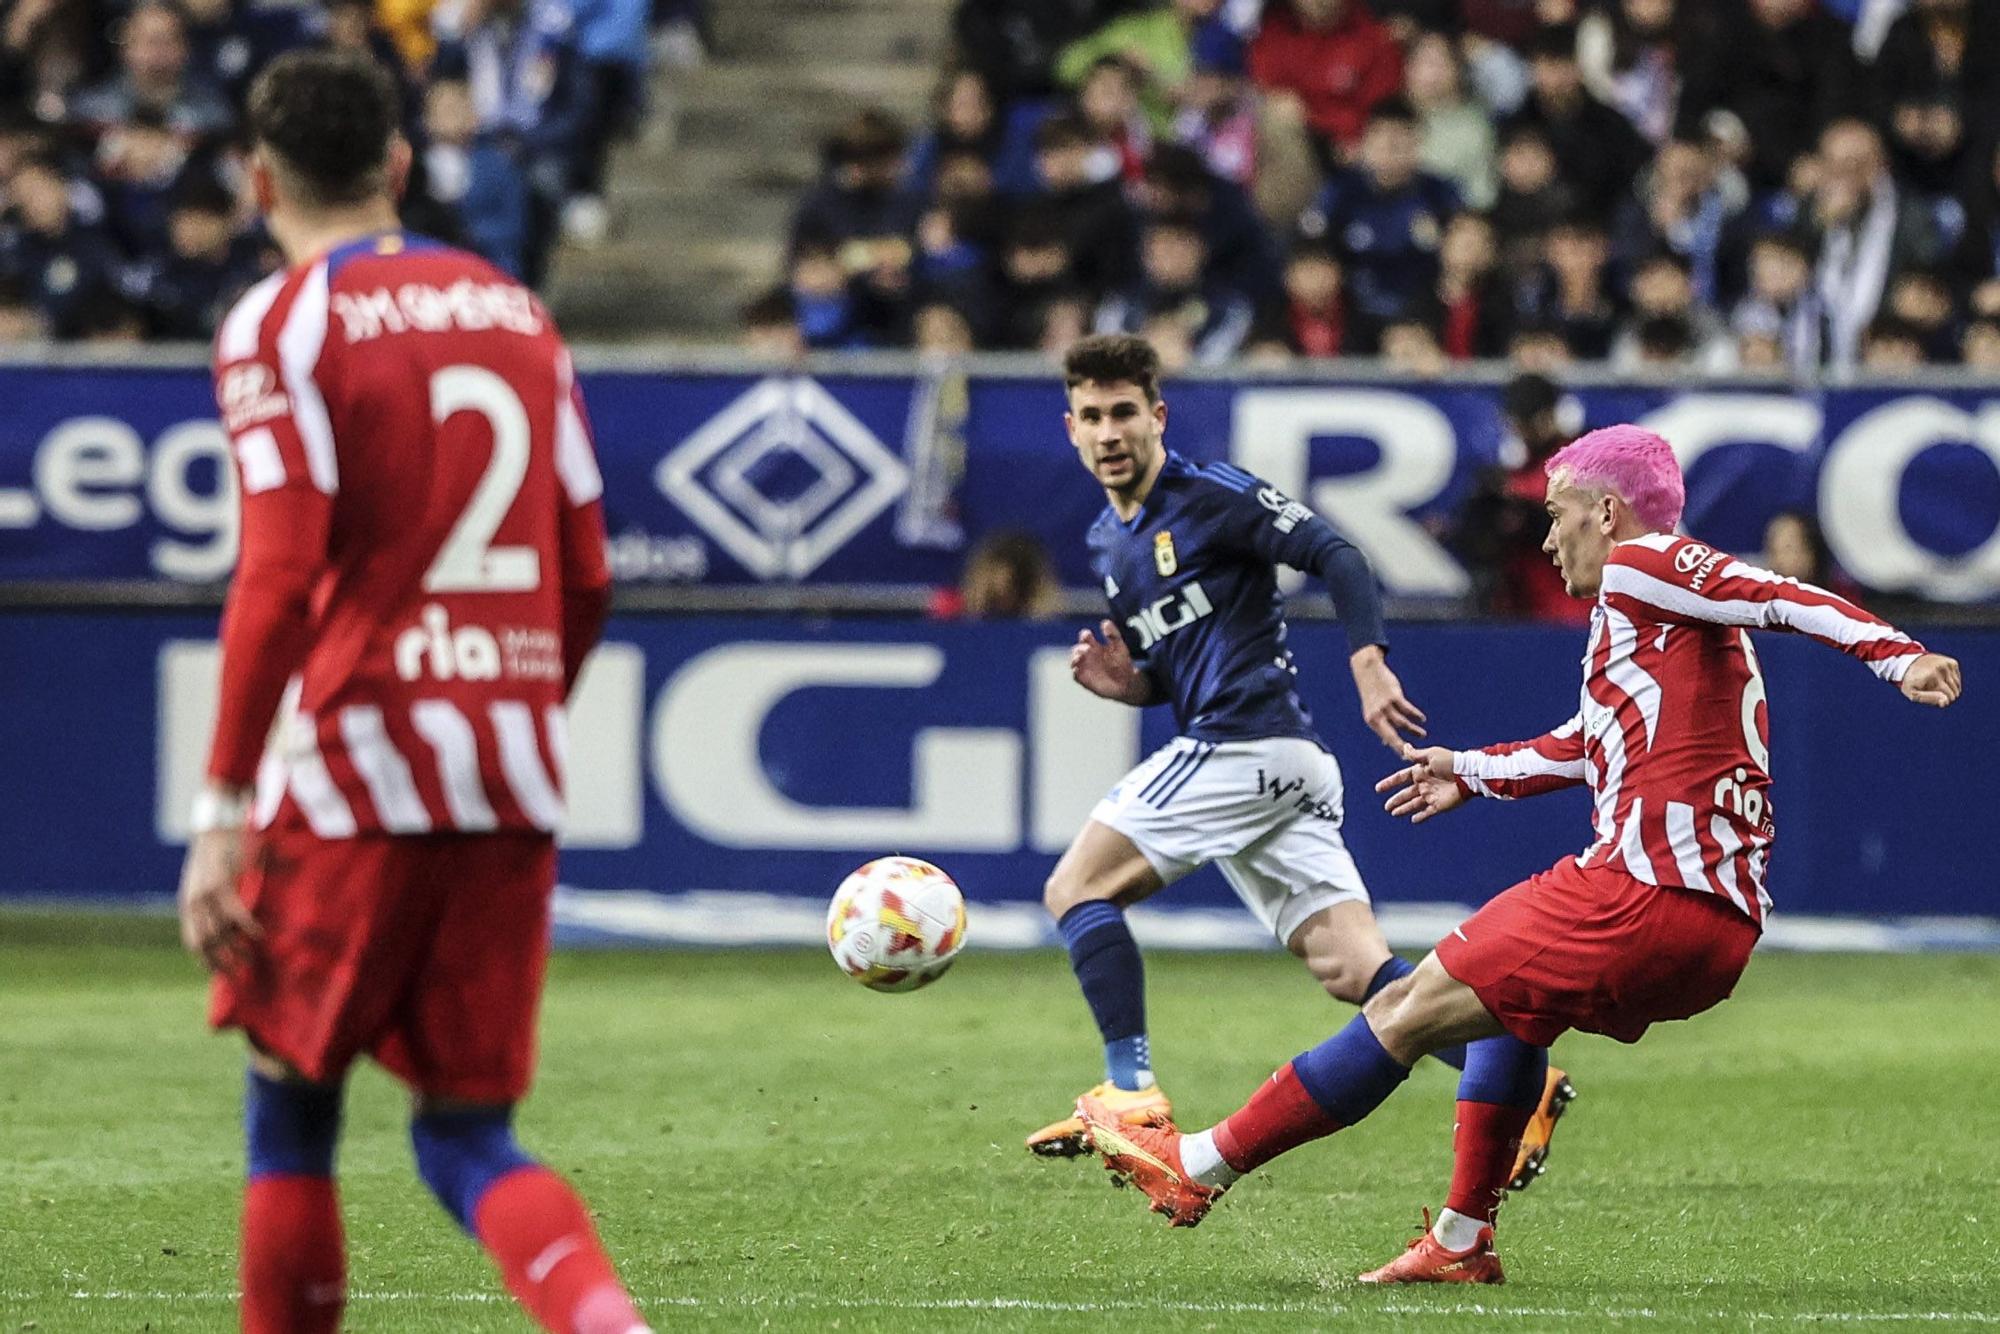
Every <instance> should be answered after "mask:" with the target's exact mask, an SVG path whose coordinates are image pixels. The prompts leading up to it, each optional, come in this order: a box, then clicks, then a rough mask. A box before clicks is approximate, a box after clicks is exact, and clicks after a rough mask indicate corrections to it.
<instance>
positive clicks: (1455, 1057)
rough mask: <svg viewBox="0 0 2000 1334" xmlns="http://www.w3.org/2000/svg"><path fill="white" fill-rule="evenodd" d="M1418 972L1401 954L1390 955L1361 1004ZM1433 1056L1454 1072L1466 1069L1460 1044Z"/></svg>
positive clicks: (1370, 980)
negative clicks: (1403, 978) (1399, 980)
mask: <svg viewBox="0 0 2000 1334" xmlns="http://www.w3.org/2000/svg"><path fill="white" fill-rule="evenodd" d="M1416 971H1417V966H1416V965H1415V964H1413V963H1411V962H1410V961H1409V960H1408V959H1405V958H1404V957H1403V956H1402V955H1400V954H1392V955H1390V956H1389V957H1388V958H1387V959H1386V960H1384V961H1383V964H1382V966H1381V967H1380V968H1377V969H1376V970H1375V976H1373V977H1371V978H1369V979H1368V991H1367V993H1366V994H1364V995H1363V996H1362V997H1361V1003H1362V1004H1363V1005H1366V1004H1367V1003H1368V1002H1369V1001H1371V1000H1373V999H1374V998H1375V993H1376V992H1378V991H1380V990H1381V989H1382V988H1383V987H1386V986H1388V985H1389V984H1390V983H1391V982H1394V981H1395V980H1396V979H1397V978H1399V977H1408V976H1409V975H1410V974H1411V973H1414V972H1416ZM1431 1055H1433V1056H1435V1057H1437V1058H1438V1059H1439V1060H1440V1061H1443V1062H1444V1063H1445V1064H1446V1065H1448V1066H1450V1067H1451V1068H1452V1069H1454V1070H1463V1069H1465V1047H1464V1044H1460V1045H1458V1046H1456V1047H1440V1048H1438V1049H1437V1050H1436V1051H1434V1052H1432V1053H1431Z"/></svg>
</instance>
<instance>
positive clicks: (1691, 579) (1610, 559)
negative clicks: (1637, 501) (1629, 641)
mask: <svg viewBox="0 0 2000 1334" xmlns="http://www.w3.org/2000/svg"><path fill="white" fill-rule="evenodd" d="M1733 559H1734V557H1732V556H1731V555H1730V554H1729V553H1728V552H1726V551H1718V550H1716V549H1715V548H1714V547H1712V546H1710V545H1708V543H1706V542H1698V541H1696V540H1695V539H1694V538H1691V537H1687V536H1684V535H1682V534H1680V533H1647V534H1645V535H1643V536H1640V537H1632V538H1627V539H1626V540H1625V541H1623V542H1619V543H1616V544H1615V545H1613V546H1612V548H1611V553H1610V555H1608V556H1606V557H1605V558H1604V569H1605V575H1606V579H1607V581H1608V582H1607V588H1609V589H1613V590H1617V591H1629V590H1623V589H1618V585H1620V584H1623V583H1626V582H1631V583H1633V584H1634V585H1635V588H1637V587H1639V586H1645V587H1650V586H1651V585H1650V584H1646V583H1645V581H1648V580H1650V581H1656V582H1658V583H1662V584H1667V585H1670V586H1673V587H1677V588H1685V589H1689V590H1691V591H1693V592H1697V593H1699V592H1700V591H1701V590H1702V586H1703V585H1704V584H1706V583H1707V582H1708V581H1709V580H1710V579H1711V578H1712V577H1713V576H1714V574H1715V572H1716V571H1717V570H1718V569H1721V568H1722V567H1723V566H1725V565H1727V564H1729V562H1730V561H1731V560H1733Z"/></svg>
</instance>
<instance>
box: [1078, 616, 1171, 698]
mask: <svg viewBox="0 0 2000 1334" xmlns="http://www.w3.org/2000/svg"><path fill="white" fill-rule="evenodd" d="M1099 633H1102V635H1103V636H1104V637H1103V638H1102V639H1099V638H1098V634H1099ZM1069 674H1070V676H1071V677H1073V678H1074V679H1075V680H1076V683H1077V684H1078V685H1080V686H1082V687H1083V688H1084V689H1085V690H1088V691H1089V692H1090V693H1091V694H1093V695H1102V696H1103V697H1104V698H1105V699H1115V700H1117V701H1118V702H1119V703H1120V704H1130V705H1132V706H1133V707H1134V708H1139V707H1143V706H1144V705H1147V704H1150V703H1152V700H1153V683H1152V682H1151V681H1150V680H1148V679H1147V677H1146V674H1145V673H1144V672H1142V671H1140V670H1139V666H1138V664H1137V663H1135V662H1133V661H1132V651H1131V650H1130V649H1128V648H1126V647H1125V639H1124V636H1122V635H1120V634H1119V633H1118V627H1117V626H1116V625H1114V624H1112V623H1111V622H1110V621H1109V620H1106V621H1102V622H1099V624H1098V628H1097V630H1096V631H1091V630H1079V631H1078V632H1077V636H1076V643H1075V644H1074V645H1073V646H1072V647H1071V648H1070V651H1069Z"/></svg>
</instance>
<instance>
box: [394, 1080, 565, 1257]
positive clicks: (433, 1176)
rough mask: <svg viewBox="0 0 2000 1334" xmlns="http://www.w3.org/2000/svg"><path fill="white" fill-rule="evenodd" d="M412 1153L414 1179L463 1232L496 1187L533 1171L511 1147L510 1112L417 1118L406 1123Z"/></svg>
mask: <svg viewBox="0 0 2000 1334" xmlns="http://www.w3.org/2000/svg"><path fill="white" fill-rule="evenodd" d="M410 1147H411V1148H412V1149H414V1150H415V1151H416V1157H417V1175H418V1176H420V1177H422V1178H423V1181H424V1184H425V1185H426V1186H428V1187H430V1190H431V1194H433V1195H435V1196H437V1198H438V1203H440V1204H442V1205H443V1206H444V1207H445V1212H447V1213H449V1214H450V1215H451V1216H452V1217H453V1218H455V1219H457V1220H458V1225H459V1226H460V1227H462V1228H464V1229H465V1230H466V1231H467V1232H471V1231H472V1230H473V1220H474V1215H475V1212H476V1211H477V1209H478V1205H479V1201H480V1199H481V1198H483V1197H484V1196H485V1194H486V1192H487V1191H488V1190H489V1189H491V1188H492V1186H493V1184H494V1183H495V1182H497V1181H498V1180H500V1178H502V1177H504V1176H506V1175H508V1174H509V1173H512V1172H516V1171H519V1170H520V1169H521V1168H524V1167H533V1166H534V1165H535V1160H534V1159H532V1158H530V1157H529V1156H528V1155H527V1153H526V1152H524V1151H523V1150H522V1148H521V1146H520V1145H519V1144H518V1143H516V1142H515V1139H514V1127H513V1109H512V1108H509V1107H490V1108H480V1109H477V1110H470V1111H422V1112H419V1113H418V1114H417V1115H416V1116H414V1117H412V1118H411V1119H410Z"/></svg>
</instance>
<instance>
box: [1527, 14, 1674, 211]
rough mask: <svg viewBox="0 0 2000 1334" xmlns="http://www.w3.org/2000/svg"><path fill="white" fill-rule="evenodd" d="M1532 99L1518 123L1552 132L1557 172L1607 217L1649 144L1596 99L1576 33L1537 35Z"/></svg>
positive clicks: (1580, 200) (1633, 177)
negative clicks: (1579, 62) (1585, 80)
mask: <svg viewBox="0 0 2000 1334" xmlns="http://www.w3.org/2000/svg"><path fill="white" fill-rule="evenodd" d="M1529 73H1530V76H1531V86H1530V89H1529V93H1528V100H1527V101H1526V102H1525V103H1523V104H1522V106H1521V109H1520V110H1519V111H1517V112H1515V113H1514V123H1515V124H1521V125H1533V126H1535V127H1536V128H1537V129H1539V130H1541V132H1542V133H1543V134H1544V135H1545V136H1547V139H1548V143H1549V147H1550V149H1551V150H1552V151H1553V152H1554V153H1555V156H1556V164H1557V172H1558V173H1559V174H1560V175H1561V177H1562V179H1563V180H1564V182H1566V183H1567V184H1568V185H1569V186H1570V188H1571V189H1573V190H1575V191H1576V193H1577V199H1578V203H1579V204H1580V205H1581V206H1582V207H1583V208H1585V209H1587V210H1589V211H1590V212H1591V213H1592V214H1594V215H1596V216H1597V217H1599V218H1601V219H1604V220H1606V221H1608V220H1609V219H1610V216H1611V212H1612V210H1613V208H1614V207H1615V206H1616V205H1617V204H1618V202H1619V201H1620V200H1621V199H1622V198H1623V197H1624V196H1625V195H1626V194H1627V193H1628V192H1629V191H1630V190H1631V188H1632V182H1633V181H1634V180H1636V179H1637V178H1638V175H1639V172H1640V171H1641V170H1642V169H1643V168H1644V167H1645V165H1646V159H1647V156H1648V145H1647V143H1646V141H1645V140H1644V139H1643V138H1641V137H1640V136H1639V132H1638V131H1637V130H1635V129H1633V128H1632V123H1631V122H1630V121H1628V120H1626V119H1625V117H1623V116H1621V115H1619V114H1618V113H1617V112H1616V111H1613V110H1612V109H1611V108H1610V107H1608V106H1606V105H1605V104H1604V103H1602V102H1600V101H1598V100H1597V99H1596V98H1595V97H1593V96H1592V95H1591V93H1590V91H1589V90H1588V89H1586V88H1585V87H1584V86H1583V73H1582V71H1581V70H1580V69H1578V67H1577V63H1576V33H1575V30H1574V29H1572V28H1568V27H1562V26H1556V27H1550V28H1545V29H1543V30H1542V31H1541V32H1540V33H1538V34H1536V37H1535V42H1534V47H1533V59H1532V61H1531V62H1530V65H1529Z"/></svg>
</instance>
